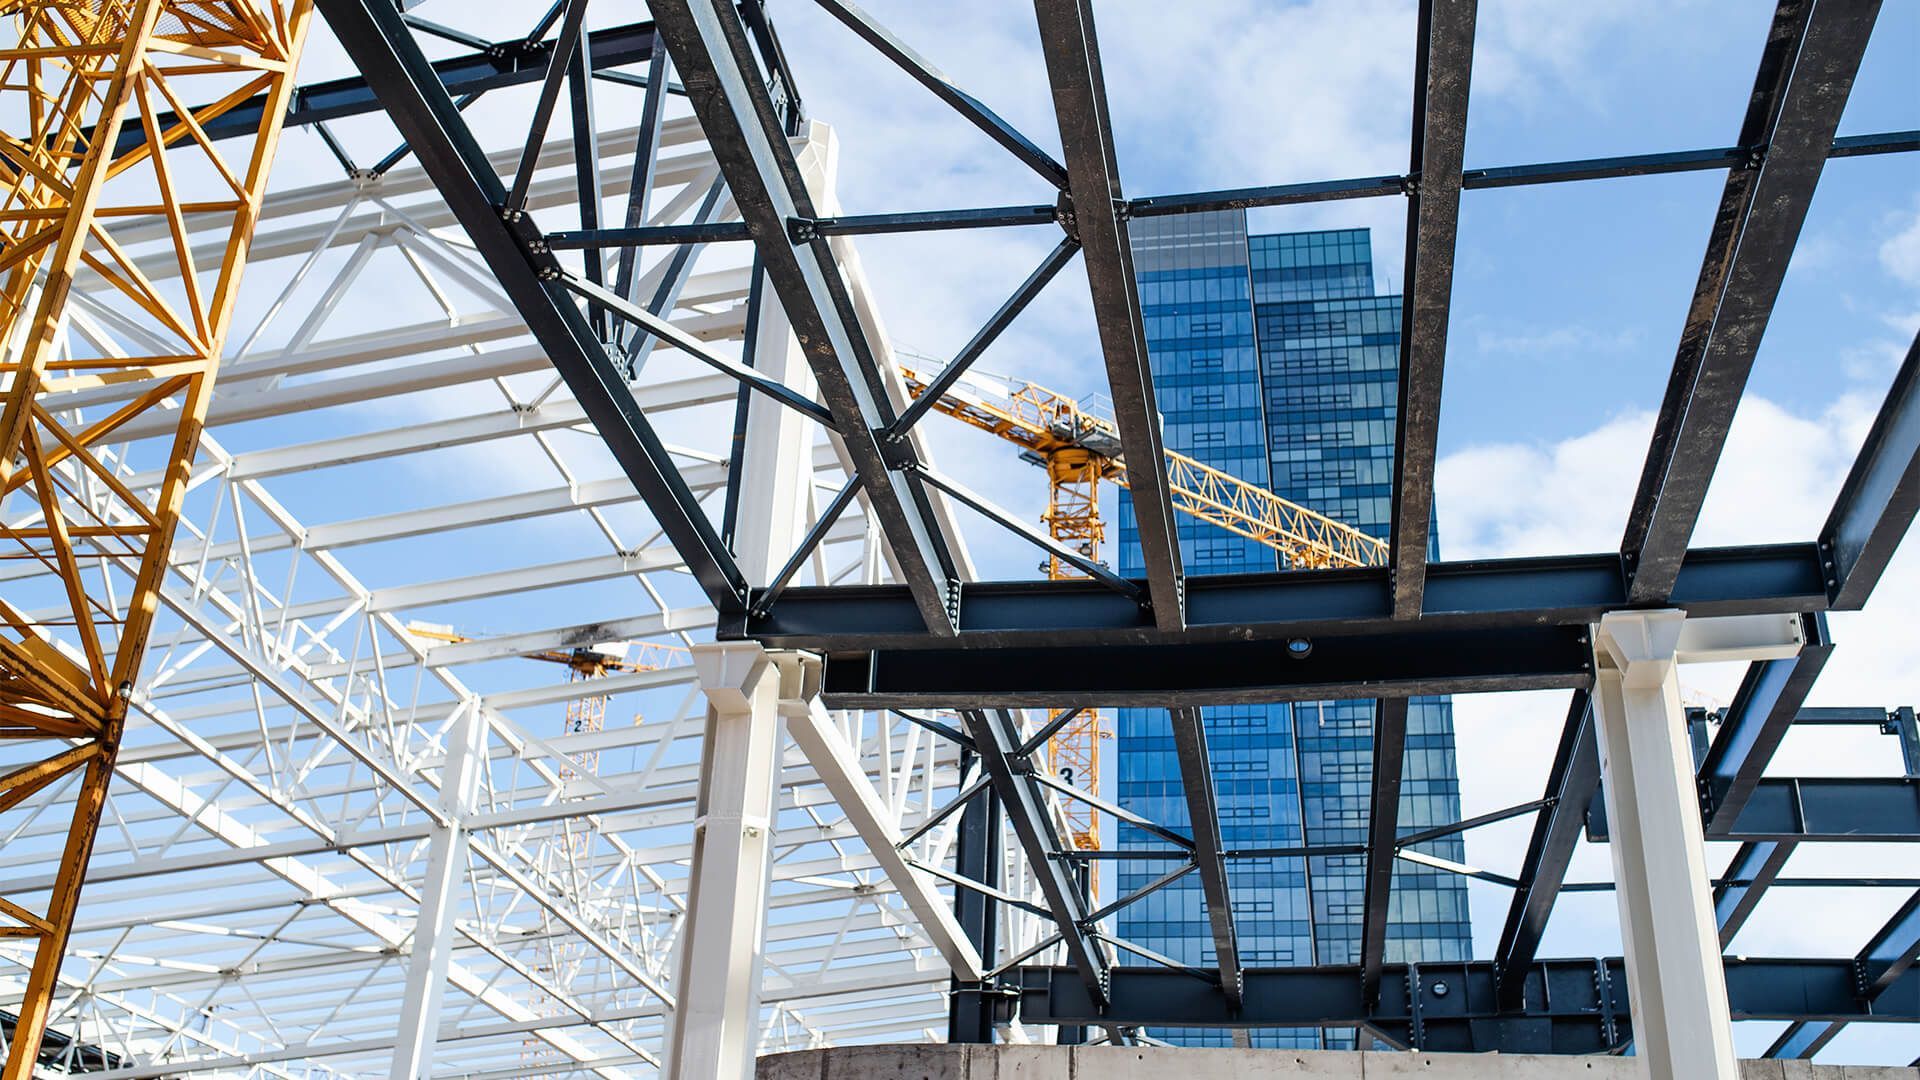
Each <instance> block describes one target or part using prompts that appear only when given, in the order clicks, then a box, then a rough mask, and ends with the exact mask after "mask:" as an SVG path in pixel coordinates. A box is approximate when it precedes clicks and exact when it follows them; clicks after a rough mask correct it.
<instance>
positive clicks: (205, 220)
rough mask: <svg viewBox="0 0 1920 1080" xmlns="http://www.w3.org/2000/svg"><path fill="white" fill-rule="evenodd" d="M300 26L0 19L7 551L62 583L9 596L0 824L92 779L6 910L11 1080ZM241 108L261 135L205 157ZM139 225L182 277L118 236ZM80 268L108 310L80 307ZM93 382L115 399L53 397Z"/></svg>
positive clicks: (102, 777)
mask: <svg viewBox="0 0 1920 1080" xmlns="http://www.w3.org/2000/svg"><path fill="white" fill-rule="evenodd" d="M310 17H311V9H310V6H309V0H13V2H0V19H3V20H5V22H6V24H7V25H8V28H9V29H10V30H11V31H12V32H11V33H10V34H4V35H0V37H4V40H5V46H4V47H0V335H3V336H0V385H4V391H3V393H4V407H0V495H4V497H5V500H6V501H5V504H4V505H5V509H6V516H5V518H4V520H3V521H0V549H4V550H3V551H0V558H8V559H14V560H23V561H28V562H32V563H36V564H38V565H40V566H43V567H45V568H47V569H48V570H49V571H50V572H51V573H52V574H53V575H54V576H55V578H56V580H58V582H59V583H60V589H59V590H58V592H57V594H54V595H46V594H40V593H35V594H32V595H25V594H20V593H16V594H14V595H9V596H4V597H0V740H10V741H15V742H16V743H17V744H18V745H21V746H23V747H24V749H25V751H26V753H25V756H27V757H29V758H30V759H31V760H30V761H29V763H27V764H25V765H20V766H17V767H15V768H13V769H12V770H11V771H9V772H7V773H5V774H4V775H0V812H5V811H7V810H10V809H12V808H13V807H15V806H18V805H19V804H21V803H23V802H25V801H26V800H27V799H28V798H30V797H31V796H32V795H33V794H34V793H35V792H38V791H41V790H43V789H45V788H46V787H47V786H48V785H49V784H52V783H54V782H56V781H58V780H60V779H61V778H62V777H65V776H68V775H70V774H73V773H75V772H76V771H77V772H78V773H79V774H80V780H79V786H78V789H77V791H78V793H77V796H76V797H75V799H74V804H73V818H72V823H71V825H70V826H69V828H68V830H67V833H66V836H65V840H64V843H63V844H62V845H61V849H60V863H59V869H58V872H57V874H56V876H55V884H54V886H53V888H52V890H51V892H50V894H49V896H48V898H47V900H46V901H45V903H43V904H34V905H29V904H26V903H24V902H21V901H20V900H16V899H14V898H12V897H7V896H4V895H0V938H10V939H14V940H16V941H26V942H30V943H31V945H32V956H33V959H32V963H31V966H30V968H29V972H28V977H27V985H26V993H25V998H24V1000H23V1002H22V1004H21V1008H20V1015H19V1017H18V1018H17V1020H16V1022H15V1027H14V1030H13V1038H12V1042H11V1046H10V1049H9V1053H8V1056H7V1062H6V1066H5V1069H4V1071H3V1072H0V1077H4V1080H27V1078H28V1077H29V1076H31V1075H32V1071H33V1067H34V1063H35V1061H36V1059H37V1058H38V1056H39V1051H40V1044H41V1039H42V1036H43V1034H44V1032H45V1028H46V1024H47V1019H48V1013H49V1010H50V1008H51V1006H52V1003H53V1000H54V997H55V990H56V983H57V980H58V977H59V972H60V960H61V954H62V953H63V952H64V950H65V948H66V944H67V939H68V936H69V933H70V931H71V927H72V923H73V914H74V908H75V905H76V904H77V902H78V899H79V893H80V885H81V879H82V876H83V874H84V872H85V869H86V864H87V859H88V856H89V854H90V853H91V851H92V847H93V838H94V834H95V831H96V830H97V828H98V825H99V820H100V815H101V810H102V806H103V804H104V802H105V800H106V794H107V784H108V781H109V779H110V777H111V774H112V768H113V762H114V757H115V753H116V751H117V750H118V747H119V741H120V734H121V730H122V727H123V725H124V722H125V718H126V711H127V706H128V702H129V700H130V698H131V695H132V687H133V683H134V680H135V678H136V677H137V675H138V673H139V667H140V660H141V655H142V653H143V652H144V651H145V646H146V642H147V637H148V634H149V632H150V631H151V629H152V625H153V618H154V614H155V611H156V610H157V608H158V606H159V589H160V583H161V576H162V574H163V573H164V572H165V569H166V564H167V550H168V547H169V545H170V543H171V541H172V538H173V532H174V525H175V523H176V520H177V519H178V517H179V513H180V505H181V502H182V500H183V498H184V497H185V494H186V489H187V479H188V471H189V468H190V466H191V464H192V461H193V455H194V451H195V449H196V447H197V445H198V441H199V437H200V428H201V425H202V422H203V421H204V419H205V416H206V410H207V402H208V399H209V397H210V396H211V394H212V390H213V379H214V372H215V369H216V368H217V366H218V364H219V358H220V352H221V347H222V345H223V343H224V341H225V337H226V333H227V327H228V324H229V322H230V321H231V317H232V313H233V307H234V300H235V293H236V289H237V287H238V284H239V280H240V272H241V270H242V268H243V267H244V266H245V264H246V256H247V246H248V243H249V241H250V239H251V237H252V235H253V227H254V224H255V221H256V219H257V218H258V216H259V211H260V203H261V198H262V196H263V195H264V192H265V187H266V178H267V170H268V166H269V165H270V164H271V162H272V160H273V151H274V145H275V143H276V141H277V139H278V137H279V134H280V129H281V125H282V120H283V118H284V117H285V115H286V112H287V104H288V101H289V99H290V95H291V94H292V91H293V79H294V67H295V64H296V62H297V60H298V57H299V53H300V48H301V45H302V43H303V42H304V40H305V36H306V30H307V26H308V23H309V21H310ZM189 101H204V102H211V104H208V105H204V106H201V107H198V108H189V107H188V106H187V105H186V102H189ZM241 105H258V106H264V107H262V108H260V111H259V113H258V114H257V115H258V123H257V124H256V125H255V126H253V127H252V128H251V129H250V130H249V131H248V132H247V133H246V135H245V136H244V137H236V138H231V139H227V140H225V141H221V142H218V143H216V142H214V141H213V140H212V139H211V138H210V137H209V136H208V134H207V131H206V126H207V125H208V124H209V123H210V122H211V121H212V120H213V119H214V118H215V117H218V116H222V115H224V114H227V113H229V112H231V111H233V110H234V109H235V108H236V107H238V106H241ZM136 134H137V137H128V138H123V135H128V136H134V135H136ZM189 189H190V190H189ZM189 218H191V219H192V226H191V227H192V230H193V234H192V235H193V236H196V237H200V238H203V239H204V238H206V237H209V236H219V237H222V238H223V240H224V242H223V243H222V244H221V245H220V248H219V250H220V255H219V257H218V258H217V259H212V260H209V259H206V258H205V256H204V254H196V253H195V251H194V250H193V246H192V245H191V244H190V242H189V233H188V229H189V225H188V220H189ZM141 232H144V234H145V235H147V236H157V237H163V238H164V239H163V240H157V241H154V243H156V244H159V245H160V246H161V247H163V248H170V249H171V251H170V253H168V254H167V255H163V256H162V259H164V260H165V262H166V263H167V264H168V272H166V273H164V274H160V275H150V274H149V272H148V270H147V268H146V267H147V266H151V265H153V264H152V263H150V262H145V260H144V259H143V258H140V257H136V255H135V254H133V253H132V252H130V251H129V244H130V243H131V242H129V243H123V242H122V241H121V240H120V239H119V238H118V237H119V236H121V235H130V234H136V233H141ZM143 263H145V265H143ZM81 275H92V277H93V278H94V279H95V280H96V281H97V282H98V287H96V288H95V289H94V291H93V292H92V293H91V294H90V299H91V300H92V301H93V304H92V305H91V306H93V307H95V308H99V309H103V310H104V312H105V314H104V315H102V314H100V313H99V312H96V314H95V315H94V316H91V317H86V318H82V317H81V316H80V315H79V313H76V312H75V311H74V310H73V309H72V308H71V306H70V304H69V301H70V299H71V296H72V289H73V286H74V282H75V279H76V278H77V277H79V276H81ZM94 388H106V389H108V390H109V392H110V393H111V394H112V395H113V397H114V402H113V403H112V404H108V405H104V406H100V407H99V408H98V409H97V410H90V411H88V412H87V413H86V414H85V415H83V414H82V412H81V410H79V409H75V408H67V407H63V405H62V404H61V402H60V399H59V395H63V394H66V393H68V392H71V391H75V390H85V389H94ZM136 419H142V420H144V421H145V422H146V423H148V424H151V423H154V422H155V421H156V420H157V421H158V422H159V423H160V424H162V425H163V426H164V430H165V432H166V434H165V435H163V436H162V437H161V439H162V442H161V444H160V445H162V446H163V447H164V448H165V449H166V452H167V453H168V457H167V459H166V461H165V463H164V468H162V469H161V470H160V473H159V475H160V479H158V480H157V481H155V482H154V483H153V484H151V485H150V486H144V487H141V488H139V489H137V490H136V489H135V488H132V487H129V485H128V482H127V479H126V477H127V475H129V473H128V472H127V471H126V470H124V469H123V468H122V467H121V466H122V465H123V464H124V463H123V462H121V461H119V460H118V458H117V456H116V454H115V453H114V452H110V451H108V450H107V449H106V446H107V443H108V442H109V441H110V439H111V438H112V437H113V436H114V435H115V433H116V432H118V431H119V430H120V429H122V428H124V427H126V426H127V425H128V424H129V423H130V422H132V421H134V420H136ZM39 744H44V745H45V746H46V747H49V749H46V750H45V751H44V753H43V752H42V747H41V745H39ZM11 756H14V757H15V758H16V759H17V758H18V757H20V756H22V755H20V754H15V755H11ZM36 908H37V909H38V910H36Z"/></svg>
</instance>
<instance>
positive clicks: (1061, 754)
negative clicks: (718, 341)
mask: <svg viewBox="0 0 1920 1080" xmlns="http://www.w3.org/2000/svg"><path fill="white" fill-rule="evenodd" d="M894 355H895V357H896V360H895V363H896V364H898V366H899V368H900V374H901V377H902V378H903V379H904V380H905V382H906V385H907V392H908V393H909V394H911V395H913V396H914V397H915V398H918V397H920V396H922V395H924V394H925V393H926V392H927V388H928V387H929V386H930V385H932V383H933V380H934V378H935V376H936V371H935V370H934V367H933V365H932V364H927V363H923V361H924V359H925V358H922V357H912V356H910V355H908V356H906V357H905V358H904V359H902V356H903V354H902V352H901V351H900V350H897V349H896V350H895V353H894ZM932 407H933V409H934V410H935V411H937V412H942V413H945V414H946V415H948V416H951V417H954V418H955V419H957V420H960V421H961V422H963V423H966V424H969V425H971V426H973V427H976V428H979V429H980V430H982V431H988V432H992V433H993V434H995V435H998V436H999V437H1001V438H1002V439H1005V440H1007V441H1008V442H1011V443H1014V444H1015V445H1017V446H1020V447H1023V448H1024V449H1025V451H1026V454H1025V455H1024V456H1027V457H1030V458H1031V459H1032V460H1034V461H1036V462H1037V463H1039V464H1040V465H1043V466H1045V468H1046V470H1047V510H1046V513H1045V514H1044V515H1043V520H1044V522H1045V524H1046V526H1047V531H1048V534H1049V535H1051V536H1052V537H1053V538H1054V539H1055V540H1059V541H1061V542H1062V543H1064V544H1067V545H1068V546H1070V547H1073V548H1074V549H1076V550H1078V551H1079V552H1080V553H1081V554H1082V555H1084V556H1086V557H1087V558H1089V559H1094V560H1097V559H1098V558H1099V557H1100V543H1101V541H1103V540H1105V539H1106V523H1105V521H1104V520H1102V518H1101V516H1100V482H1101V481H1102V480H1111V481H1112V482H1113V483H1115V484H1118V485H1119V486H1121V487H1123V488H1124V487H1128V486H1130V485H1129V482H1128V481H1129V479H1130V477H1129V474H1128V472H1127V461H1126V457H1125V455H1124V454H1123V452H1122V448H1121V445H1120V429H1119V427H1118V426H1117V425H1115V424H1114V422H1113V421H1112V420H1111V419H1110V418H1108V417H1106V416H1102V415H1101V414H1099V413H1097V412H1095V411H1093V410H1092V409H1090V408H1088V407H1087V406H1086V405H1084V404H1083V403H1082V402H1080V401H1079V400H1078V399H1076V398H1071V397H1068V396H1067V395H1065V394H1062V393H1059V392H1058V391H1055V390H1049V389H1047V388H1046V387H1044V386H1041V385H1040V384H1039V383H1034V382H1026V381H1023V380H1017V379H1008V380H996V379H994V378H993V377H990V376H985V375H980V374H976V373H973V372H968V373H967V374H966V375H963V376H962V377H961V378H960V379H958V380H957V381H955V382H954V384H953V385H952V386H951V387H949V388H948V389H947V391H946V392H945V393H944V394H942V395H941V397H940V400H939V401H936V402H934V404H933V406H932ZM1166 473H1167V485H1168V488H1169V489H1170V491H1171V494H1172V496H1173V505H1174V508H1175V509H1176V510H1179V511H1180V512H1182V513H1184V514H1187V515H1189V516H1191V517H1194V518H1197V519H1199V520H1201V521H1206V522H1210V523H1212V524H1214V525H1217V526H1219V527H1220V528H1222V529H1225V530H1227V531H1228V532H1231V533H1235V534H1237V535H1240V536H1244V537H1246V538H1247V539H1249V540H1253V541H1255V542H1256V543H1260V544H1264V545H1266V546H1267V547H1270V548H1272V549H1273V550H1275V551H1276V552H1279V554H1280V556H1281V557H1282V558H1284V559H1285V560H1286V565H1287V567H1288V568H1290V569H1300V570H1308V569H1311V570H1322V569H1328V568H1332V567H1349V566H1384V565H1386V561H1387V544H1386V543H1385V542H1384V541H1382V540H1380V539H1378V538H1376V537H1374V536H1370V535H1368V534H1367V533H1364V532H1361V531H1360V530H1359V529H1356V528H1354V527H1353V526H1351V525H1347V524H1344V523H1342V522H1339V521H1336V520H1334V519H1333V518H1330V517H1328V516H1327V515H1325V514H1322V513H1319V512H1317V511H1314V510H1310V509H1308V508H1306V507H1304V506H1301V505H1300V504H1298V503H1295V502H1293V501H1291V500H1289V499H1286V498H1283V497H1281V496H1279V495H1276V494H1274V493H1273V492H1271V491H1268V490H1267V489H1266V488H1263V487H1261V486H1260V485H1258V484H1252V483H1248V482H1247V481H1245V480H1242V479H1241V478H1239V477H1237V476H1234V475H1233V474H1232V473H1228V472H1223V471H1221V470H1220V469H1216V468H1214V467H1213V466H1211V465H1207V464H1205V463H1203V462H1199V461H1196V460H1194V459H1193V458H1190V457H1188V456H1186V455H1185V454H1182V453H1178V452H1177V451H1173V450H1168V451H1166ZM1046 569H1047V576H1048V577H1050V578H1053V579H1056V580H1057V579H1060V578H1071V577H1080V576H1083V575H1082V574H1081V572H1080V571H1079V570H1078V569H1077V568H1076V567H1074V566H1073V565H1072V564H1071V563H1068V562H1066V561H1065V560H1063V559H1060V558H1058V557H1050V558H1049V559H1048V562H1047V566H1046ZM1059 717H1060V714H1059V713H1058V712H1055V713H1054V714H1053V719H1054V720H1058V719H1059ZM1107 734H1108V732H1107V719H1106V715H1105V714H1104V713H1102V712H1101V711H1099V710H1097V709H1084V710H1077V711H1075V712H1074V714H1073V715H1072V716H1069V717H1067V718H1066V721H1065V722H1064V723H1063V724H1062V725H1061V726H1060V729H1059V730H1058V731H1057V732H1055V733H1054V735H1053V737H1052V738H1051V739H1049V740H1048V742H1047V753H1048V756H1049V759H1050V761H1051V763H1052V767H1053V770H1054V771H1055V772H1056V773H1059V774H1061V775H1062V777H1063V778H1064V779H1066V781H1067V782H1068V783H1074V782H1076V781H1077V782H1079V783H1080V784H1081V785H1083V786H1084V787H1085V788H1086V789H1087V790H1089V791H1092V792H1095V793H1096V794H1097V793H1098V792H1099V790H1100V740H1101V739H1103V738H1106V737H1107ZM1061 809H1062V812H1063V813H1064V814H1065V816H1066V818H1067V824H1068V830H1069V833H1070V836H1069V839H1070V840H1071V841H1072V843H1073V846H1074V847H1076V848H1080V849H1083V850H1085V849H1096V848H1098V847H1099V846H1100V818H1099V813H1098V811H1096V810H1094V809H1093V808H1092V807H1091V806H1090V805H1088V804H1086V803H1082V802H1080V801H1078V800H1067V801H1066V802H1065V803H1064V805H1063V806H1062V808H1061Z"/></svg>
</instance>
